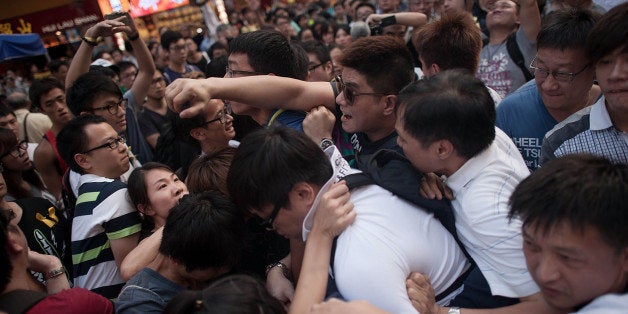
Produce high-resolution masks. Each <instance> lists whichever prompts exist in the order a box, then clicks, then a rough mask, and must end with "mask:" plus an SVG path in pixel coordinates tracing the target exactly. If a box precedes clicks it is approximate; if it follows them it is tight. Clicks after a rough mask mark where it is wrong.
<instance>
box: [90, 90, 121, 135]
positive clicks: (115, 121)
mask: <svg viewBox="0 0 628 314" xmlns="http://www.w3.org/2000/svg"><path fill="white" fill-rule="evenodd" d="M121 100H122V99H120V98H119V96H118V95H112V94H101V95H98V96H96V98H95V99H94V102H93V103H92V108H103V107H109V106H111V108H112V109H111V110H110V109H104V108H103V109H96V110H94V111H93V114H95V115H98V116H101V117H103V118H105V120H107V123H109V124H110V125H111V127H113V129H114V130H116V132H118V133H122V132H124V131H126V116H125V114H126V102H125V101H122V102H120V101H121ZM115 110H117V112H115Z"/></svg>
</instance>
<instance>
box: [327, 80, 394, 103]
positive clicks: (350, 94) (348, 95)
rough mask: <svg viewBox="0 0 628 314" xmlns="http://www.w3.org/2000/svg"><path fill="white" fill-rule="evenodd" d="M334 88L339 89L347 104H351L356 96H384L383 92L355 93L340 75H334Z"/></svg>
mask: <svg viewBox="0 0 628 314" xmlns="http://www.w3.org/2000/svg"><path fill="white" fill-rule="evenodd" d="M335 80H336V88H337V89H338V91H340V92H341V93H342V94H343V95H344V97H345V100H346V101H347V105H352V104H353V103H354V102H355V98H356V97H358V96H365V95H368V96H386V94H385V93H356V92H355V91H353V90H351V89H350V88H347V85H345V82H344V81H343V80H342V76H341V75H336V79H335Z"/></svg>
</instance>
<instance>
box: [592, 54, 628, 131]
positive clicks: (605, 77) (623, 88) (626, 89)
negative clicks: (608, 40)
mask: <svg viewBox="0 0 628 314" xmlns="http://www.w3.org/2000/svg"><path fill="white" fill-rule="evenodd" d="M620 49H621V48H620ZM620 49H617V50H615V51H614V52H612V53H611V54H609V55H607V56H604V57H603V58H602V59H600V61H598V62H597V64H596V65H595V76H596V78H597V81H598V84H599V85H600V88H601V89H602V93H604V97H605V98H606V107H607V108H608V111H609V113H610V114H611V117H612V116H625V115H626V112H628V53H626V52H621V50H620ZM624 131H626V130H624Z"/></svg>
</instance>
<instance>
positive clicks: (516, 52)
mask: <svg viewBox="0 0 628 314" xmlns="http://www.w3.org/2000/svg"><path fill="white" fill-rule="evenodd" d="M506 50H507V51H508V55H509V56H510V59H512V61H514V62H515V64H516V65H517V66H518V67H519V69H521V72H523V76H524V77H525V79H526V82H527V81H529V80H531V79H533V78H534V76H533V75H532V73H530V70H528V67H527V66H526V64H525V60H524V59H523V54H522V53H521V49H519V44H517V33H516V32H515V33H512V34H511V35H510V36H508V39H506Z"/></svg>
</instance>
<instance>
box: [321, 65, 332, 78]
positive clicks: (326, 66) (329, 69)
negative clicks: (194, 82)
mask: <svg viewBox="0 0 628 314" xmlns="http://www.w3.org/2000/svg"><path fill="white" fill-rule="evenodd" d="M323 69H324V70H325V73H327V76H328V77H329V78H331V77H332V76H331V75H332V72H333V71H334V67H333V66H332V64H331V61H327V62H325V65H323Z"/></svg>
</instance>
